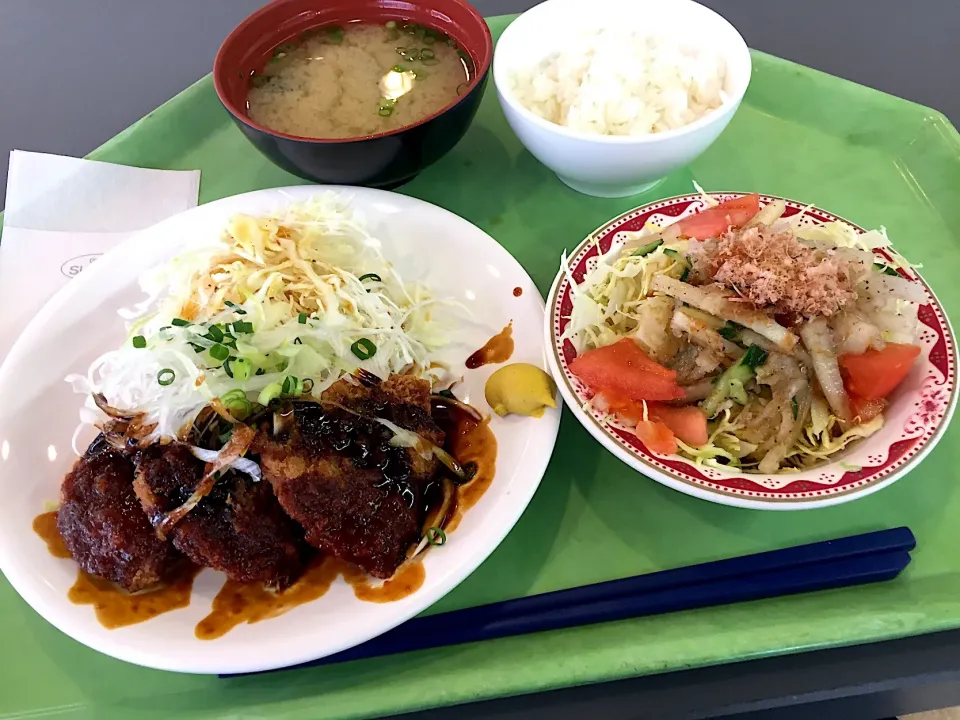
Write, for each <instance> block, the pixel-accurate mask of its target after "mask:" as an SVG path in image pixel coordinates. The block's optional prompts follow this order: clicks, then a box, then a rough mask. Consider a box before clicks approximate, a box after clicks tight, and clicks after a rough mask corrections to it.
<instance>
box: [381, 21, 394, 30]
mask: <svg viewBox="0 0 960 720" xmlns="http://www.w3.org/2000/svg"><path fill="white" fill-rule="evenodd" d="M384 27H385V28H386V29H387V30H395V29H396V27H397V21H396V20H388V21H387V23H386V24H385V25H384Z"/></svg>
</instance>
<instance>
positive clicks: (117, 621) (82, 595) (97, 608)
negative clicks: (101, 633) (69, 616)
mask: <svg viewBox="0 0 960 720" xmlns="http://www.w3.org/2000/svg"><path fill="white" fill-rule="evenodd" d="M33 531H34V532H35V533H36V534H37V535H39V536H40V537H41V538H42V539H43V541H44V542H45V543H46V544H47V549H48V550H49V551H50V554H51V555H53V556H54V557H57V558H64V559H70V551H69V550H67V547H66V545H64V544H63V539H62V538H61V537H60V531H59V530H57V513H56V512H46V513H43V514H42V515H38V516H37V517H36V518H34V520H33ZM199 572H200V568H198V567H190V568H189V570H187V571H185V572H184V573H183V574H182V575H181V576H180V577H179V578H177V580H175V581H174V582H172V583H170V584H169V585H164V586H162V587H158V588H156V589H154V590H147V591H145V592H141V593H135V594H130V593H128V592H127V591H125V590H123V589H121V588H119V587H117V586H116V585H114V584H113V583H112V582H109V581H107V580H101V579H100V578H96V577H93V576H92V575H90V574H88V573H85V572H84V571H83V570H77V581H76V582H75V583H74V584H73V587H71V588H70V591H69V592H68V593H67V598H68V599H69V600H70V602H72V603H74V604H75V605H93V609H94V612H96V614H97V620H99V621H100V624H101V625H103V626H104V627H105V628H107V629H108V630H114V629H116V628H120V627H126V626H127V625H136V624H137V623H142V622H146V621H147V620H151V619H152V618H155V617H157V616H158V615H162V614H163V613H166V612H170V611H171V610H178V609H180V608H184V607H187V605H189V604H190V593H191V591H192V590H193V581H194V579H195V578H196V577H197V574H198V573H199Z"/></svg>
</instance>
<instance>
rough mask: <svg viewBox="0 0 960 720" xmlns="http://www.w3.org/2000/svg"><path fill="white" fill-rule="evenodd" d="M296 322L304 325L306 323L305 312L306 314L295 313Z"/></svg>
mask: <svg viewBox="0 0 960 720" xmlns="http://www.w3.org/2000/svg"><path fill="white" fill-rule="evenodd" d="M297 322H298V323H300V324H301V325H306V324H307V314H306V313H300V314H299V315H297Z"/></svg>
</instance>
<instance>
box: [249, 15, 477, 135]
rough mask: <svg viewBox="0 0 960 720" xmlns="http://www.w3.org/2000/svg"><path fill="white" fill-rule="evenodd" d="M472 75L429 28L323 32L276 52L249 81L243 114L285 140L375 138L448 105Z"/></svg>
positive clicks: (391, 25)
mask: <svg viewBox="0 0 960 720" xmlns="http://www.w3.org/2000/svg"><path fill="white" fill-rule="evenodd" d="M472 73H473V68H472V66H471V63H470V59H469V56H468V55H467V54H466V53H464V52H463V51H461V50H460V49H459V48H458V47H457V45H456V43H455V42H454V41H453V40H452V39H451V38H448V37H447V36H446V35H444V34H443V33H441V32H439V31H437V30H434V29H433V28H428V27H424V26H422V25H415V24H412V23H404V22H402V21H391V22H388V23H387V24H386V25H372V24H366V23H350V24H348V25H345V26H342V27H341V26H329V27H323V28H319V29H316V30H312V31H310V32H308V33H305V34H303V35H302V36H301V38H300V40H299V41H298V42H295V43H294V42H291V43H284V44H283V45H280V46H279V47H277V48H276V49H275V50H274V53H273V58H272V59H271V60H270V61H269V62H268V63H267V65H266V67H265V68H264V70H263V72H261V73H257V74H255V75H254V76H253V77H252V78H251V80H250V83H251V86H250V91H249V93H248V96H247V112H248V114H249V116H250V119H251V120H253V121H254V122H257V123H259V124H260V125H264V126H265V127H268V128H270V129H271V130H277V131H279V132H283V133H287V134H290V135H300V136H302V137H312V138H318V139H337V138H351V137H360V136H364V135H375V134H378V133H382V132H389V131H390V130H395V129H397V128H400V127H403V126H404V125H411V124H413V123H416V122H418V121H420V120H422V119H423V118H425V117H428V116H429V115H432V114H433V113H435V112H437V111H438V110H440V109H441V108H443V107H445V106H446V105H449V104H450V103H451V102H452V101H453V100H455V99H456V98H457V96H458V95H459V94H461V93H462V92H463V91H464V90H465V88H466V87H467V84H468V83H469V82H470V80H471V77H472Z"/></svg>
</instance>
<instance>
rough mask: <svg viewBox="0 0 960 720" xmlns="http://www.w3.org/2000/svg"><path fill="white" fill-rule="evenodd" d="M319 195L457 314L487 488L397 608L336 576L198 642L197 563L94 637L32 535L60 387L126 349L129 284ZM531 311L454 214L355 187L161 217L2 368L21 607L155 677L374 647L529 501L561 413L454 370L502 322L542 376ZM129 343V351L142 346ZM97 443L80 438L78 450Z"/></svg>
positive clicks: (10, 533) (513, 279)
mask: <svg viewBox="0 0 960 720" xmlns="http://www.w3.org/2000/svg"><path fill="white" fill-rule="evenodd" d="M321 194H327V195H330V194H332V195H334V196H336V197H337V198H339V201H342V202H345V203H346V204H347V205H349V206H350V207H351V208H352V211H353V212H355V213H356V216H357V218H359V219H360V220H362V222H363V223H364V225H365V227H366V231H367V232H368V233H369V235H370V237H373V238H376V240H377V241H378V244H379V245H380V247H381V251H382V254H383V257H384V258H385V259H386V260H388V261H389V263H390V264H391V265H392V267H393V268H394V269H395V270H396V271H397V273H399V274H400V275H402V276H403V277H404V279H405V280H409V281H415V282H418V283H422V284H423V285H424V286H428V287H429V288H431V290H432V292H433V293H434V295H435V296H438V297H444V298H449V299H451V301H454V302H455V304H456V306H457V307H458V308H460V310H462V312H463V317H464V318H465V320H464V321H463V322H462V323H460V326H459V327H458V329H457V333H456V336H455V337H452V338H451V339H450V341H449V343H448V345H447V346H446V349H445V351H444V352H446V353H447V356H446V357H447V360H446V362H447V363H448V365H447V366H448V367H449V368H450V370H451V373H452V374H453V375H455V376H456V377H457V380H456V385H455V392H456V396H457V398H458V399H459V400H461V401H464V402H466V403H469V404H471V405H473V406H474V407H475V408H477V409H478V410H479V411H480V412H481V413H482V414H483V415H484V416H489V417H490V419H489V428H490V430H491V431H492V433H493V436H494V437H495V439H496V444H497V454H496V472H495V475H494V477H493V480H492V482H491V483H490V485H489V487H488V489H487V490H486V492H485V493H484V494H483V495H482V496H481V497H480V498H479V500H478V501H477V502H476V504H475V505H474V506H473V507H471V508H470V509H469V510H467V511H466V512H465V513H464V514H463V516H462V519H461V521H460V523H459V526H458V527H456V529H455V530H454V531H451V532H450V533H449V536H448V537H446V538H445V543H443V544H442V546H440V547H430V548H429V549H428V550H427V552H426V553H424V554H423V556H422V564H423V568H424V571H425V579H424V580H423V583H422V585H421V586H420V587H419V589H418V590H416V591H415V592H412V593H410V594H407V595H406V596H404V597H402V598H401V599H397V600H396V601H394V602H379V603H378V602H364V601H362V600H360V599H359V598H358V597H357V595H355V593H354V591H353V589H352V588H351V587H350V586H349V585H348V584H347V583H346V582H344V580H343V579H338V580H336V581H334V582H333V584H332V586H331V587H330V589H329V591H327V592H326V594H324V595H323V596H322V597H319V598H318V599H316V600H313V601H312V602H308V603H304V604H302V605H299V606H297V607H295V608H293V609H291V610H289V612H286V613H285V614H281V615H279V616H276V617H271V618H268V619H265V620H262V621H260V622H255V623H248V624H241V625H238V626H236V627H234V628H233V629H232V630H230V631H229V632H227V633H226V634H224V635H223V636H222V637H219V638H217V639H213V640H201V639H198V637H197V636H196V634H195V628H196V627H197V625H198V623H199V622H200V621H201V620H202V619H203V618H204V617H206V616H207V615H208V614H209V613H210V612H211V604H212V601H213V598H214V596H215V595H216V594H217V592H218V591H219V590H220V588H221V586H222V585H223V583H224V576H223V575H222V574H221V573H218V572H215V571H213V570H210V569H205V570H203V571H202V572H201V573H200V574H199V576H198V577H197V578H196V580H195V582H194V585H193V590H192V594H191V595H190V599H189V604H187V605H186V607H182V608H180V609H176V610H173V611H170V612H165V613H163V614H161V615H158V616H156V617H154V618H152V619H150V620H147V621H145V622H140V623H137V624H132V625H128V626H125V627H119V628H117V629H107V628H105V627H104V626H102V625H101V624H100V623H99V622H98V620H97V617H96V615H95V612H94V609H93V608H92V607H91V606H90V605H88V604H74V603H73V602H71V601H70V600H69V599H68V593H69V591H70V589H71V587H72V586H73V585H74V583H75V581H77V565H76V563H75V562H74V561H73V560H72V559H61V558H57V557H54V556H53V555H52V554H51V553H50V552H49V551H48V549H47V547H46V545H45V543H44V542H43V540H42V539H41V538H40V537H38V535H37V533H36V532H35V531H34V529H33V528H32V523H33V521H34V518H35V517H37V516H38V515H39V514H41V513H43V512H44V511H45V510H50V508H51V506H52V505H53V504H54V503H56V501H57V500H58V497H59V488H60V483H61V481H62V479H63V478H64V475H65V474H66V473H67V472H68V471H69V470H70V468H71V466H72V464H73V463H74V462H75V461H76V457H77V456H76V454H75V452H74V450H73V449H72V447H73V446H75V445H76V444H77V443H75V442H74V440H75V439H76V438H75V437H74V434H75V431H76V429H77V426H78V411H79V410H80V408H81V407H82V406H83V404H84V397H83V396H82V395H81V394H77V393H76V392H75V391H74V389H73V388H71V386H70V384H68V383H67V382H65V378H66V377H67V376H68V375H71V374H78V373H79V374H81V375H83V374H84V373H86V372H87V368H88V367H90V365H91V363H93V362H94V361H95V360H96V359H97V358H98V357H100V356H101V355H103V354H104V353H107V352H109V351H112V350H114V349H115V348H118V347H120V346H121V344H123V343H126V342H128V340H129V337H130V335H129V331H128V328H127V327H126V325H125V321H124V319H123V318H122V317H121V315H120V314H119V311H120V310H121V309H123V308H135V307H136V306H137V304H138V303H140V302H142V301H143V300H144V297H145V296H144V291H143V290H142V289H141V286H140V284H139V281H140V278H141V277H142V276H144V274H145V273H148V271H151V270H152V269H154V268H156V267H158V266H162V265H164V264H166V263H168V262H169V261H170V260H171V259H173V258H175V257H178V256H180V255H181V254H182V253H184V251H189V250H194V249H196V248H200V247H203V246H205V245H207V244H209V243H210V242H212V241H213V240H215V239H216V238H218V237H219V236H220V235H221V233H222V232H223V231H224V228H225V227H226V225H227V223H228V221H229V220H230V218H231V217H233V216H235V215H236V214H245V215H250V216H255V217H256V216H265V215H269V214H270V213H275V212H279V211H281V210H282V209H284V208H287V207H290V206H292V205H294V204H297V203H305V202H308V201H311V200H312V199H314V198H316V197H317V196H318V195H321ZM543 314H544V305H543V300H542V298H541V296H540V294H539V292H538V291H537V288H536V287H535V285H534V284H533V282H532V281H531V279H530V278H529V276H528V275H527V273H526V272H525V271H524V269H523V268H522V267H521V266H520V264H519V263H518V262H517V261H516V260H515V259H514V258H513V257H512V256H511V255H510V254H509V253H508V252H507V251H506V250H505V249H503V248H502V247H501V246H500V245H499V244H498V243H497V242H496V241H494V240H493V239H492V238H491V237H490V236H488V235H487V234H485V233H484V232H482V231H481V230H479V229H478V228H476V227H475V226H473V225H471V224H470V223H468V222H467V221H465V220H463V219H462V218H460V217H457V216H456V215H454V214H452V213H450V212H448V211H446V210H443V209H441V208H438V207H436V206H434V205H430V204H428V203H426V202H423V201H421V200H417V199H414V198H409V197H405V196H402V195H397V194H393V193H388V192H383V191H377V190H371V189H364V188H345V187H329V188H324V187H317V186H307V187H288V188H278V189H269V190H262V191H257V192H251V193H247V194H243V195H237V196H234V197H228V198H224V199H222V200H218V201H216V202H212V203H209V204H206V205H202V206H200V207H197V208H195V209H192V210H190V211H187V212H184V213H182V214H180V215H177V216H175V217H172V218H169V219H168V220H166V221H164V222H161V223H159V224H157V225H155V226H153V227H151V228H149V229H147V230H145V231H143V232H141V233H139V234H137V235H136V236H134V237H132V238H130V239H129V240H127V241H125V242H123V243H122V244H120V245H119V246H118V247H116V248H115V249H113V250H111V251H110V252H108V253H106V254H105V255H104V256H103V257H102V258H101V259H100V260H98V262H97V263H96V264H94V265H91V266H90V267H89V268H87V269H85V270H84V271H83V273H82V274H80V275H79V276H78V277H76V278H75V279H73V280H72V281H71V282H70V283H69V284H68V285H67V286H66V287H65V288H64V289H63V290H62V291H61V292H59V293H58V294H57V295H56V296H54V297H53V298H52V299H51V300H50V301H49V302H48V304H47V305H46V306H45V307H44V308H43V310H42V311H41V312H40V313H39V314H38V315H37V316H36V317H35V318H34V320H33V321H32V322H31V324H30V325H29V327H28V328H27V329H26V331H25V332H24V333H23V335H22V336H21V337H20V338H19V340H18V341H17V343H16V345H15V346H14V348H13V349H12V351H11V352H10V354H9V356H8V357H7V359H6V361H5V363H4V364H3V367H2V369H0V396H2V397H3V398H4V399H5V402H4V408H3V410H2V411H0V569H2V570H3V573H4V574H5V575H6V577H7V579H8V580H9V581H10V583H11V584H12V585H13V587H14V588H15V589H16V590H17V592H18V593H19V594H20V595H21V596H22V597H23V598H24V600H26V602H27V603H29V604H30V605H31V606H32V607H33V609H34V610H36V611H37V612H38V613H39V614H40V615H41V616H43V617H44V618H45V619H46V620H47V621H49V622H50V623H51V624H53V625H54V626H56V627H57V628H58V629H60V630H61V631H62V632H64V633H66V634H67V635H69V636H70V637H72V638H74V639H75V640H77V641H79V642H81V643H83V644H84V645H87V646H89V647H91V648H93V649H95V650H98V651H100V652H102V653H105V654H107V655H110V656H113V657H115V658H119V659H121V660H125V661H128V662H131V663H136V664H139V665H144V666H148V667H153V668H159V669H164V670H171V671H179V672H187V673H242V672H253V671H262V670H268V669H273V668H280V667H285V666H289V665H294V664H297V663H302V662H306V661H309V660H313V659H317V658H321V657H324V656H327V655H330V654H333V653H336V652H339V651H341V650H344V649H347V648H350V647H352V646H354V645H357V644H359V643H362V642H364V641H366V640H368V639H370V638H373V637H375V636H377V635H379V634H381V633H383V632H385V631H387V630H389V629H391V628H393V627H395V626H397V625H399V624H401V623H402V622H404V621H406V620H408V619H410V618H412V617H413V616H415V615H417V614H418V613H420V612H421V611H423V610H425V609H426V608H428V607H430V606H431V605H432V604H433V603H434V602H436V601H437V600H438V599H439V598H441V597H443V596H444V595H445V594H446V593H448V592H450V590H452V589H453V588H454V587H456V586H457V584H458V583H460V582H461V581H462V580H463V579H464V578H465V577H467V575H469V574H470V573H471V572H472V571H473V570H474V569H476V568H477V567H478V566H479V565H480V563H482V562H483V561H484V560H485V559H486V558H487V557H488V556H489V555H490V553H491V552H493V550H494V549H495V548H496V547H497V546H498V544H499V543H500V542H501V541H502V540H503V538H504V537H505V536H506V534H507V533H508V532H509V531H510V529H511V528H512V527H513V525H514V524H515V523H516V522H517V520H518V519H519V517H520V515H521V514H522V513H523V511H524V509H525V508H526V507H527V504H528V503H529V502H530V500H531V498H532V497H533V494H534V492H535V491H536V489H537V486H538V484H539V482H540V479H541V477H542V476H543V473H544V471H545V469H546V467H547V462H548V460H549V458H550V455H551V453H552V451H553V447H554V443H555V441H556V437H557V429H558V426H559V416H560V411H559V409H556V408H548V409H547V411H546V413H545V414H544V415H543V416H542V417H540V418H527V417H523V418H521V417H517V416H507V417H499V416H497V415H495V414H493V413H492V412H491V411H490V408H489V407H488V406H487V405H486V403H485V401H484V384H485V381H486V379H487V377H489V375H490V374H491V373H492V372H493V371H494V370H495V369H496V368H497V367H499V365H497V364H489V365H483V366H481V367H479V368H476V369H468V368H467V367H465V365H464V363H465V361H466V360H467V358H468V356H469V355H470V354H471V353H472V352H473V351H476V350H478V349H479V348H481V347H482V346H484V344H485V343H486V342H487V341H488V340H490V338H491V337H493V336H496V335H497V334H498V333H500V332H501V331H502V330H503V329H504V328H505V327H507V326H510V327H512V331H513V332H512V337H513V340H514V349H513V353H512V355H511V357H510V358H509V362H525V363H530V364H533V365H537V366H539V367H545V350H544V344H543V335H542V332H541V328H542V323H543ZM136 340H137V338H136V337H135V338H134V343H133V347H139V345H138V344H137V342H136ZM198 352H199V351H198ZM358 357H360V355H358ZM502 360H503V358H501V361H502ZM231 377H233V376H232V375H231ZM160 384H161V385H162V384H163V382H161V383H160ZM88 429H89V428H88ZM94 435H95V431H92V432H90V433H88V434H85V435H82V437H80V438H79V440H80V442H79V446H80V450H81V451H82V449H83V447H85V446H86V443H88V442H90V441H91V440H92V439H93V437H94ZM431 544H439V543H431Z"/></svg>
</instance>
